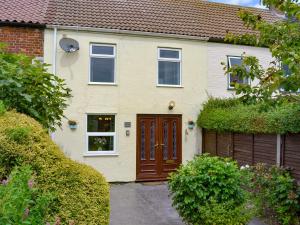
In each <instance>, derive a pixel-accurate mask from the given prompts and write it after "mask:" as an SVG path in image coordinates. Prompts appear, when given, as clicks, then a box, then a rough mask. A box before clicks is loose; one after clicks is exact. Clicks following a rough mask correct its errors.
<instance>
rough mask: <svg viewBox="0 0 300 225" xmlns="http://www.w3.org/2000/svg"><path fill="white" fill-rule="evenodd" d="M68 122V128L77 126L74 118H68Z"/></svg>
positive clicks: (72, 128)
mask: <svg viewBox="0 0 300 225" xmlns="http://www.w3.org/2000/svg"><path fill="white" fill-rule="evenodd" d="M68 124H69V128H70V129H71V130H75V129H77V126H78V124H77V121H75V120H69V121H68Z"/></svg>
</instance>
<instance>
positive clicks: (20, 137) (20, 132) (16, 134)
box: [6, 127, 31, 144]
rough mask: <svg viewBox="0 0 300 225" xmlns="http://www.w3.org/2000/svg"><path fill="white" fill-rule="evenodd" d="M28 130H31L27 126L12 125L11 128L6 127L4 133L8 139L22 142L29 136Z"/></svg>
mask: <svg viewBox="0 0 300 225" xmlns="http://www.w3.org/2000/svg"><path fill="white" fill-rule="evenodd" d="M30 131H31V130H30V128H29V127H14V128H11V129H7V130H6V135H7V137H8V138H9V139H10V140H12V141H15V142H17V143H19V144H24V143H26V140H27V139H28V138H29V135H30Z"/></svg>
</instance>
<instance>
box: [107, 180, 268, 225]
mask: <svg viewBox="0 0 300 225" xmlns="http://www.w3.org/2000/svg"><path fill="white" fill-rule="evenodd" d="M168 194H169V192H168V189H167V186H166V185H165V184H159V183H158V184H155V183H154V184H153V183H152V184H151V183H149V184H147V183H146V184H141V183H129V184H112V185H111V215H110V225H184V223H183V222H182V221H181V219H180V217H179V216H178V214H177V212H176V211H175V210H174V209H173V208H172V206H171V202H170V199H169V197H168ZM249 225H263V224H261V223H260V222H259V221H257V220H253V221H252V222H251V223H250V224H249Z"/></svg>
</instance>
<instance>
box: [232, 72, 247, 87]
mask: <svg viewBox="0 0 300 225" xmlns="http://www.w3.org/2000/svg"><path fill="white" fill-rule="evenodd" d="M235 83H238V84H248V79H247V78H241V77H239V76H233V75H232V74H230V84H229V85H230V87H234V84H235Z"/></svg>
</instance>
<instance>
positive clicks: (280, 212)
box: [246, 164, 300, 225]
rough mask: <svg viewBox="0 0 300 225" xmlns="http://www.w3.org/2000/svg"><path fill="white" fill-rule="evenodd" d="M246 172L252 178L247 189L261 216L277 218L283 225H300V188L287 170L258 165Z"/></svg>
mask: <svg viewBox="0 0 300 225" xmlns="http://www.w3.org/2000/svg"><path fill="white" fill-rule="evenodd" d="M246 171H248V173H249V174H250V177H251V182H249V183H248V187H247V188H248V189H249V190H251V191H252V192H251V193H252V199H254V203H255V207H256V208H257V209H258V212H259V214H260V216H263V217H265V218H269V219H272V218H275V219H276V220H277V221H279V222H280V224H282V225H297V224H300V220H299V217H298V216H297V214H299V213H300V204H299V202H300V188H299V187H297V185H296V183H295V181H294V180H293V178H292V177H291V175H290V174H289V173H288V172H287V171H286V170H283V169H282V168H279V167H277V166H272V167H269V166H266V165H264V164H258V165H256V166H254V167H251V168H250V169H249V170H246ZM276 220H275V221H271V223H272V224H274V223H276V222H277V221H276Z"/></svg>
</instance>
